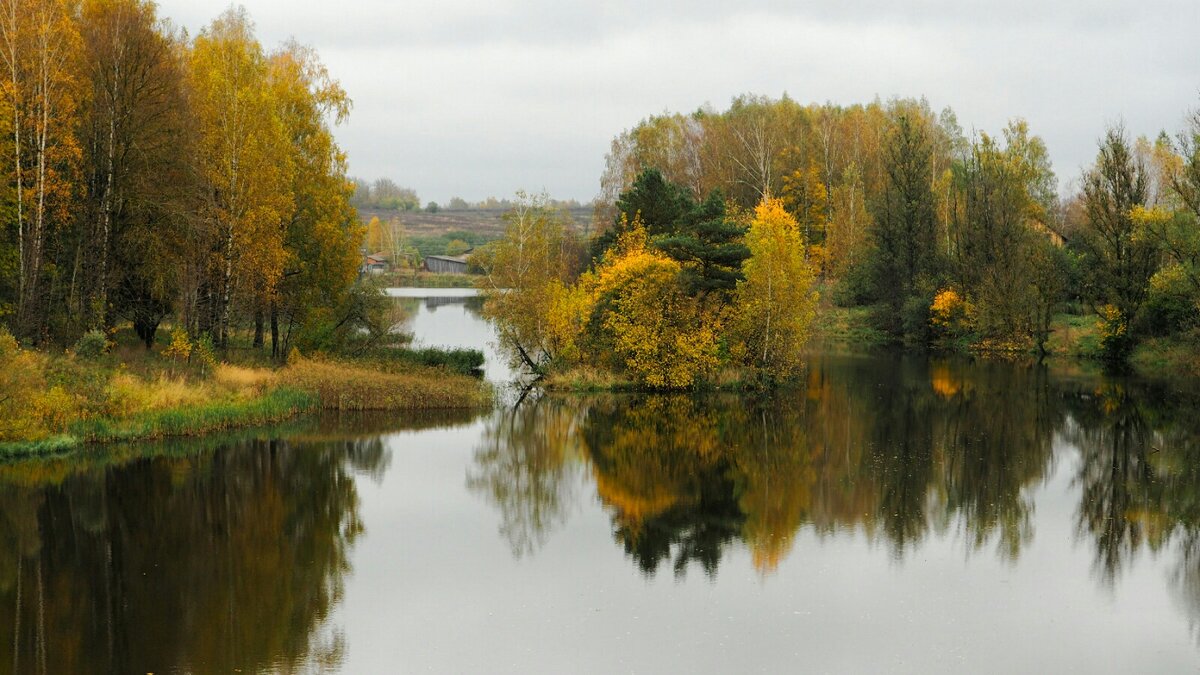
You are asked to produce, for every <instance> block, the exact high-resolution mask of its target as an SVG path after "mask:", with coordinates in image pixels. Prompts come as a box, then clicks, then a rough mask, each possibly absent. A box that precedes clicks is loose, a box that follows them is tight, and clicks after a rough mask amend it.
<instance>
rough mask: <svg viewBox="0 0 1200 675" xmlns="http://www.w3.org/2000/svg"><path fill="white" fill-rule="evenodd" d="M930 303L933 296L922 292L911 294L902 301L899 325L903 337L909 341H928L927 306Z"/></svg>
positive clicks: (920, 342) (922, 342) (928, 306)
mask: <svg viewBox="0 0 1200 675" xmlns="http://www.w3.org/2000/svg"><path fill="white" fill-rule="evenodd" d="M932 304H933V298H931V297H928V296H926V295H923V294H922V295H914V296H911V297H909V298H908V299H907V300H905V301H904V306H903V307H902V308H901V310H900V325H901V329H902V330H903V332H904V337H905V338H906V339H907V340H909V341H910V342H915V343H917V344H925V343H927V342H929V337H930V335H929V325H930V322H929V318H930V317H929V308H930V306H931V305H932Z"/></svg>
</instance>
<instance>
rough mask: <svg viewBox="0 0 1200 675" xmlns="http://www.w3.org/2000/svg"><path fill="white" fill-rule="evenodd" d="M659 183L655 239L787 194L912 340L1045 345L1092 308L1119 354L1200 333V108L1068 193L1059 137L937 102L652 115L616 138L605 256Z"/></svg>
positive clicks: (1121, 144)
mask: <svg viewBox="0 0 1200 675" xmlns="http://www.w3.org/2000/svg"><path fill="white" fill-rule="evenodd" d="M652 172H653V174H652ZM651 175H655V176H657V177H655V178H653V180H654V181H660V180H661V181H663V182H665V184H666V185H667V186H669V187H665V188H662V189H661V190H660V192H661V197H660V198H657V199H655V200H653V201H652V202H650V203H641V204H639V205H638V208H640V209H641V218H642V219H643V220H644V221H645V222H646V224H647V230H648V232H650V233H651V234H653V233H654V230H655V228H656V227H659V228H661V227H662V225H661V222H665V221H664V220H662V219H663V218H666V220H670V219H672V218H675V216H674V215H670V212H671V209H672V208H673V207H671V204H673V203H676V202H679V201H680V200H683V199H684V198H685V197H686V198H687V199H690V200H693V201H701V200H704V199H706V198H707V197H709V196H710V195H712V194H714V193H715V192H717V191H719V193H720V194H721V195H722V196H723V198H724V199H725V200H726V204H727V206H726V210H727V211H728V212H737V211H739V210H743V211H744V210H747V209H750V208H753V207H755V206H756V205H759V204H761V203H763V202H764V200H767V199H777V200H779V201H780V202H781V203H782V205H783V207H784V209H785V210H786V212H787V214H788V216H789V217H790V218H792V219H794V220H795V221H796V224H797V228H798V231H799V239H800V242H801V244H800V246H801V247H802V251H803V255H804V258H805V261H806V263H807V264H808V265H809V266H811V269H812V270H813V272H814V274H815V275H816V276H817V278H818V281H819V282H820V284H821V285H822V286H823V288H824V289H825V290H826V292H827V293H830V294H831V295H832V298H833V300H834V301H836V302H837V303H839V304H842V305H850V306H855V305H859V306H870V307H873V308H874V309H875V311H874V316H875V323H876V325H877V327H878V328H880V329H882V330H884V331H886V332H887V333H888V334H889V335H892V336H894V338H895V339H897V340H905V341H908V342H914V343H921V344H927V343H935V342H945V341H950V342H954V341H967V342H970V343H971V344H974V345H976V346H982V347H988V348H1001V349H1030V348H1037V349H1044V348H1045V344H1046V341H1047V339H1048V336H1049V333H1050V330H1051V329H1050V319H1051V317H1052V316H1053V315H1054V314H1055V313H1056V312H1059V311H1061V310H1062V308H1063V307H1064V303H1074V305H1075V306H1080V307H1086V308H1088V311H1089V312H1091V313H1093V314H1095V315H1096V316H1097V317H1099V319H1100V323H1101V331H1100V332H1101V343H1102V344H1101V347H1102V349H1103V353H1104V354H1105V355H1106V356H1107V357H1109V358H1111V359H1113V360H1116V361H1120V360H1123V359H1125V358H1126V357H1127V356H1128V355H1129V354H1130V352H1131V350H1132V349H1133V347H1134V346H1135V345H1136V344H1137V342H1138V341H1139V340H1140V339H1142V338H1144V337H1146V336H1149V335H1161V334H1164V333H1189V332H1190V331H1195V330H1196V328H1197V325H1198V324H1200V225H1198V223H1200V196H1198V195H1200V116H1197V115H1195V114H1193V115H1192V116H1191V117H1189V118H1188V120H1187V122H1186V128H1185V130H1184V131H1183V132H1182V133H1180V134H1178V135H1177V136H1175V137H1170V136H1168V135H1166V134H1165V133H1164V134H1161V135H1159V136H1158V137H1157V138H1156V139H1154V140H1149V139H1147V138H1138V139H1133V138H1131V137H1130V135H1129V134H1128V133H1127V132H1126V131H1125V130H1124V129H1123V128H1122V127H1121V126H1116V127H1113V128H1111V129H1108V130H1107V131H1106V132H1105V133H1104V134H1103V136H1102V138H1101V139H1100V142H1099V152H1098V154H1097V158H1096V161H1095V163H1094V165H1093V166H1092V167H1090V168H1089V169H1088V170H1087V172H1086V174H1085V175H1084V177H1083V180H1082V182H1081V185H1080V186H1079V187H1078V188H1077V189H1074V190H1071V191H1069V192H1068V193H1067V194H1065V195H1061V196H1060V195H1059V194H1058V192H1057V180H1056V177H1055V175H1054V173H1053V170H1052V167H1051V163H1050V159H1049V155H1048V153H1047V150H1046V147H1045V144H1044V143H1043V141H1042V140H1041V138H1039V137H1038V136H1036V135H1034V134H1033V133H1032V132H1031V131H1030V129H1029V127H1028V125H1027V124H1026V123H1025V122H1024V121H1023V120H1020V119H1014V120H1013V121H1012V122H1010V123H1009V124H1008V125H1007V126H1006V127H1005V128H1004V129H1002V130H1001V131H1000V133H999V134H996V135H992V134H988V133H977V134H973V135H971V136H967V135H965V134H964V133H963V131H962V129H961V128H960V127H959V125H958V123H957V121H956V118H955V115H954V113H953V111H951V110H950V109H946V110H943V111H942V112H940V113H935V112H934V111H933V110H932V109H931V108H930V106H929V105H928V103H927V102H926V101H924V100H923V99H922V100H912V99H898V100H892V101H889V102H886V103H884V102H880V101H875V102H873V103H870V104H867V105H853V106H836V105H831V104H826V105H808V106H806V105H801V104H799V103H797V102H795V101H793V100H792V99H790V98H788V97H787V96H786V95H785V96H784V97H783V98H781V99H770V98H766V97H755V96H743V97H739V98H736V99H735V100H734V101H733V103H732V105H731V106H730V108H729V109H728V110H725V111H721V112H718V111H714V110H711V109H707V108H706V109H701V110H698V111H696V112H694V113H692V114H687V115H684V114H665V115H660V116H655V117H650V118H648V119H646V120H644V121H642V122H641V123H639V124H638V125H637V126H635V127H634V128H632V129H630V130H628V131H626V132H624V133H622V134H620V135H619V136H618V137H617V138H616V139H615V140H614V141H613V143H612V148H611V151H610V153H609V155H608V158H607V164H606V168H605V171H604V174H603V177H602V179H601V189H602V196H601V203H602V205H603V207H604V208H606V209H607V213H608V214H609V215H608V217H606V218H605V219H604V222H607V223H612V226H611V227H610V228H609V230H608V231H607V232H602V233H600V235H599V238H598V239H597V240H596V243H595V244H594V246H596V245H598V246H599V248H600V249H603V248H605V247H606V246H608V245H610V244H611V242H613V241H614V240H615V239H616V238H618V237H619V236H620V231H621V228H622V227H623V224H624V223H627V222H630V219H631V214H629V213H628V211H629V207H628V206H627V202H628V199H629V195H630V194H631V193H637V192H639V191H641V190H643V188H644V187H645V186H646V185H647V181H648V180H650V178H649V177H650V176H651ZM664 210H665V212H667V213H668V215H667V216H660V215H658V212H659V211H664ZM672 245H673V244H672V243H671V238H670V237H669V236H668V237H665V238H663V239H662V240H661V241H660V243H659V248H660V249H661V250H663V251H664V252H667V253H669V252H670V251H671V249H672ZM684 264H685V266H686V267H690V268H691V269H692V270H693V271H692V273H693V274H696V273H699V272H698V271H699V270H705V269H711V266H710V265H708V264H707V263H705V262H704V261H703V260H700V259H697V260H694V261H692V262H690V263H684Z"/></svg>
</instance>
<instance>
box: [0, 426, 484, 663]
mask: <svg viewBox="0 0 1200 675" xmlns="http://www.w3.org/2000/svg"><path fill="white" fill-rule="evenodd" d="M467 420H469V416H467V417H466V418H465V419H464V415H463V414H462V413H442V414H430V415H420V416H416V417H414V418H411V419H410V420H408V424H410V425H411V426H414V427H416V428H432V427H440V426H445V425H449V424H456V423H459V424H460V423H462V422H463V421H467ZM384 425H386V426H388V427H390V428H395V427H396V426H398V424H397V420H395V419H394V418H393V419H391V420H390V422H389V420H387V419H384V418H382V417H380V416H364V415H357V416H343V417H342V418H340V419H339V418H326V419H321V420H313V421H310V422H308V423H304V424H301V425H296V426H293V428H292V429H291V430H290V432H289V434H288V435H289V440H279V439H263V438H256V437H255V434H253V433H248V434H244V435H243V436H242V437H241V438H237V437H234V438H226V439H222V440H209V441H205V442H201V443H195V442H192V443H163V444H158V445H154V446H146V445H142V446H137V447H126V448H121V447H116V448H111V449H110V450H111V452H107V453H103V454H99V453H97V454H95V455H92V456H84V457H80V456H74V457H65V458H60V459H56V460H51V461H27V462H21V463H15V464H7V465H0V636H4V637H3V639H0V671H5V672H14V673H22V672H36V673H95V672H113V673H129V672H261V671H264V670H272V671H295V670H313V669H322V668H326V667H333V666H336V665H337V664H338V663H340V662H341V660H342V659H343V658H344V655H345V648H346V642H345V638H344V636H343V635H342V634H341V632H340V630H338V629H337V627H335V626H331V625H329V622H328V619H329V616H330V613H331V611H332V609H333V608H334V606H335V605H336V604H337V603H338V602H339V600H340V599H341V597H342V592H343V581H344V578H345V576H346V574H347V573H348V572H349V570H350V562H349V561H350V557H349V554H350V550H351V548H352V547H353V546H354V544H355V542H356V540H357V539H358V538H359V537H360V536H361V535H362V533H363V531H364V526H363V523H362V521H361V519H360V517H359V498H358V490H357V485H356V480H357V478H356V476H365V477H374V478H378V477H380V476H381V475H382V473H383V471H385V470H386V468H387V466H388V463H389V459H390V452H389V451H387V450H386V449H385V447H384V445H383V443H382V441H381V440H380V437H379V436H378V435H374V434H371V433H370V432H371V431H372V430H373V429H376V428H382V427H383V426H384ZM335 430H336V431H335ZM363 434H365V435H363ZM130 454H135V457H130V456H128V455H130Z"/></svg>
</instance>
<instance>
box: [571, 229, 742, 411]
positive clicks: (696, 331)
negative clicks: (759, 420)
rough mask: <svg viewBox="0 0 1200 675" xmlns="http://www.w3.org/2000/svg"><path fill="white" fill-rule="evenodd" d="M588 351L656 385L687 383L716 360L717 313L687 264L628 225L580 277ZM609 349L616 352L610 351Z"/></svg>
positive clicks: (680, 386) (691, 383)
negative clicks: (694, 290) (689, 279)
mask: <svg viewBox="0 0 1200 675" xmlns="http://www.w3.org/2000/svg"><path fill="white" fill-rule="evenodd" d="M579 286H580V290H581V292H582V295H583V298H584V302H583V303H582V304H581V306H580V307H579V308H578V310H577V311H579V312H580V314H582V316H583V317H585V322H586V325H585V326H584V330H585V332H586V333H587V337H586V338H585V339H587V340H588V345H589V347H590V350H589V352H590V353H591V354H594V355H596V358H598V359H599V360H601V361H602V362H603V361H606V360H607V361H608V363H604V364H603V365H607V366H610V367H611V366H614V365H615V366H616V367H617V369H618V370H623V371H625V372H627V373H629V374H630V375H632V376H633V377H634V378H635V379H636V380H637V381H638V382H639V383H641V384H642V385H644V386H647V387H651V388H655V389H685V388H688V387H692V386H694V385H695V384H696V383H697V382H699V381H700V380H701V379H703V378H704V377H705V376H706V375H708V374H710V373H711V372H712V371H713V370H714V369H715V368H716V366H717V363H718V353H717V347H718V336H719V331H720V326H719V320H718V318H717V317H716V316H714V314H713V313H712V312H710V311H706V308H705V307H704V306H703V305H702V304H701V303H700V302H698V301H697V299H696V298H694V297H692V296H691V295H690V294H689V292H688V290H689V289H688V286H687V283H686V280H685V277H684V275H683V267H682V266H681V265H680V264H679V263H678V262H676V261H675V260H672V259H671V258H670V257H668V256H666V255H665V254H663V253H662V252H661V251H659V250H657V249H655V248H654V247H652V246H650V244H649V240H648V237H647V234H646V231H645V230H644V229H643V228H642V227H641V223H640V222H638V221H634V223H633V224H632V225H630V226H629V227H628V228H626V230H625V232H624V234H622V235H621V238H620V239H618V240H617V243H616V245H615V246H614V247H613V248H612V249H610V250H609V252H608V254H607V255H606V256H605V258H604V260H603V262H602V263H601V264H600V265H599V266H597V268H596V269H595V270H593V271H591V272H589V273H587V274H585V275H584V276H583V277H582V278H581V279H580V281H579ZM607 355H611V358H607V359H606V356H607Z"/></svg>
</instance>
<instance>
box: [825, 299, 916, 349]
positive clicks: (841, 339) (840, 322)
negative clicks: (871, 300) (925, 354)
mask: <svg viewBox="0 0 1200 675" xmlns="http://www.w3.org/2000/svg"><path fill="white" fill-rule="evenodd" d="M873 311H874V310H873V309H872V308H871V307H836V306H833V305H824V306H821V307H818V308H817V316H816V318H815V319H814V320H813V323H812V342H813V344H815V345H828V344H851V345H857V346H861V347H883V346H886V345H890V344H893V343H894V342H895V340H893V338H892V337H891V336H890V335H888V334H887V333H884V332H883V331H881V330H879V329H878V328H875V326H874V324H873V322H872V320H871V314H872V312H873Z"/></svg>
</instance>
